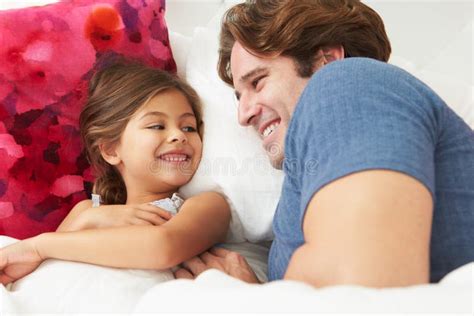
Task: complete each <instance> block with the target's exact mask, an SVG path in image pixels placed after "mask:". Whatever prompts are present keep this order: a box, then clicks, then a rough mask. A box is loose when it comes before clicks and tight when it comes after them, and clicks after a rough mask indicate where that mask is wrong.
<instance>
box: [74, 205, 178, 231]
mask: <svg viewBox="0 0 474 316" xmlns="http://www.w3.org/2000/svg"><path fill="white" fill-rule="evenodd" d="M171 218H172V215H171V213H169V212H167V211H165V210H163V209H162V208H159V207H157V206H154V205H151V204H148V203H144V204H137V205H101V206H99V207H91V208H88V209H86V210H84V211H83V212H82V213H81V214H80V215H79V216H78V217H77V218H76V221H77V223H78V224H79V225H80V228H79V229H76V230H81V229H89V228H106V227H119V226H130V225H156V226H158V225H162V224H164V223H166V222H167V221H168V220H170V219H171Z"/></svg>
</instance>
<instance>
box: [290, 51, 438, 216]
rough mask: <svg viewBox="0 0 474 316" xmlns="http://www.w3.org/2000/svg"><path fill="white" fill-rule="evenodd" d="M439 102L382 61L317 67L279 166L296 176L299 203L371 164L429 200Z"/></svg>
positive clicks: (409, 77)
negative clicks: (419, 188) (420, 187)
mask: <svg viewBox="0 0 474 316" xmlns="http://www.w3.org/2000/svg"><path fill="white" fill-rule="evenodd" d="M439 102H440V99H439V98H438V97H437V96H436V95H435V94H434V93H433V92H432V91H431V90H430V89H429V88H428V87H426V86H425V85H424V84H423V83H421V82H420V81H419V80H417V79H416V78H414V77H413V76H411V75H409V74H408V73H406V72H404V71H402V70H400V69H398V68H396V67H394V66H390V65H387V64H385V63H381V62H377V61H372V60H368V59H353V60H348V61H344V62H335V63H334V65H331V64H330V65H328V66H325V67H324V68H323V69H322V70H320V71H318V72H317V73H316V74H315V75H314V76H313V77H312V78H311V80H310V81H309V83H308V86H307V87H306V89H305V90H304V92H303V94H302V96H301V98H300V100H299V103H298V104H297V106H296V108H295V112H294V114H293V117H292V120H291V122H290V125H289V127H288V133H287V137H286V141H285V165H284V168H285V171H286V174H287V175H288V174H291V175H292V176H291V177H297V178H298V179H297V180H298V182H299V183H300V188H301V208H302V209H303V210H305V209H306V207H307V205H308V203H309V202H310V200H311V198H312V197H313V195H314V194H315V193H317V191H318V190H320V189H321V188H322V187H323V186H325V185H326V184H328V183H330V182H332V181H334V180H336V179H338V178H341V177H343V176H346V175H348V174H351V173H354V172H359V171H363V170H370V169H386V170H393V171H398V172H402V173H405V174H407V175H410V176H412V177H414V178H415V179H417V180H418V181H420V182H421V183H423V184H424V185H425V186H426V187H427V188H428V190H429V191H430V192H431V194H432V196H433V197H434V192H435V179H434V172H435V167H434V152H435V146H436V139H437V137H438V136H437V133H438V125H439V124H440V120H441V110H439V109H438V108H439V107H437V106H435V104H437V103H439ZM441 102H442V101H441ZM291 168H296V169H297V170H291ZM303 213H304V212H303ZM302 216H304V214H302Z"/></svg>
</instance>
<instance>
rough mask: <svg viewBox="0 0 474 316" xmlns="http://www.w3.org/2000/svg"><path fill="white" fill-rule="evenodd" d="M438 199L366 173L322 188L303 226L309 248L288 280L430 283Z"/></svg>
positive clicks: (404, 182) (401, 178) (418, 187)
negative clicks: (434, 220) (430, 247)
mask: <svg viewBox="0 0 474 316" xmlns="http://www.w3.org/2000/svg"><path fill="white" fill-rule="evenodd" d="M432 210H433V201H432V197H431V194H430V192H429V191H428V189H427V188H426V187H425V186H424V185H423V184H421V183H420V182H418V181H417V180H415V179H414V178H413V177H410V176H407V175H405V174H403V173H399V172H394V171H388V170H371V171H363V172H358V173H355V174H351V175H348V176H346V177H343V178H341V179H338V180H336V181H334V182H332V183H330V184H328V185H326V186H325V187H323V188H322V189H321V190H320V191H318V192H317V193H316V194H315V195H314V196H313V198H312V199H311V201H310V203H309V204H308V207H307V210H306V214H305V218H304V221H303V232H304V237H305V244H304V245H303V246H301V247H300V248H298V249H297V250H296V251H295V253H294V254H293V256H292V258H291V260H290V264H289V266H288V269H287V271H286V274H285V279H291V280H300V281H304V282H307V283H310V284H312V285H314V286H318V287H320V286H328V285H336V284H357V285H363V286H371V287H393V286H407V285H412V284H420V283H427V282H428V281H429V243H430V236H431V223H432V212H433V211H432Z"/></svg>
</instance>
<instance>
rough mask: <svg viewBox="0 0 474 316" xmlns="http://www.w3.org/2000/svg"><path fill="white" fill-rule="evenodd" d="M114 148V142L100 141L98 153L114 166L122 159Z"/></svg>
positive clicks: (115, 147)
mask: <svg viewBox="0 0 474 316" xmlns="http://www.w3.org/2000/svg"><path fill="white" fill-rule="evenodd" d="M116 149H117V146H116V144H110V143H101V144H100V145H99V150H100V154H101V155H102V158H104V160H105V161H107V162H108V163H109V164H110V165H112V166H116V165H118V164H119V163H120V162H121V161H122V159H121V158H120V155H119V154H118V152H117V150H116Z"/></svg>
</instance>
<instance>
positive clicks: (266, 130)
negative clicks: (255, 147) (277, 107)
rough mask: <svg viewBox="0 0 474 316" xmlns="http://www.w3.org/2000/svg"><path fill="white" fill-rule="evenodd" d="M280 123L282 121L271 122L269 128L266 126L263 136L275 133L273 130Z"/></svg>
mask: <svg viewBox="0 0 474 316" xmlns="http://www.w3.org/2000/svg"><path fill="white" fill-rule="evenodd" d="M279 125H280V123H273V124H271V125H270V126H268V127H267V128H265V130H264V131H263V134H262V136H263V137H267V136H268V135H270V134H271V133H273V131H274V130H275V129H276V128H277V127H278V126H279Z"/></svg>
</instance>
